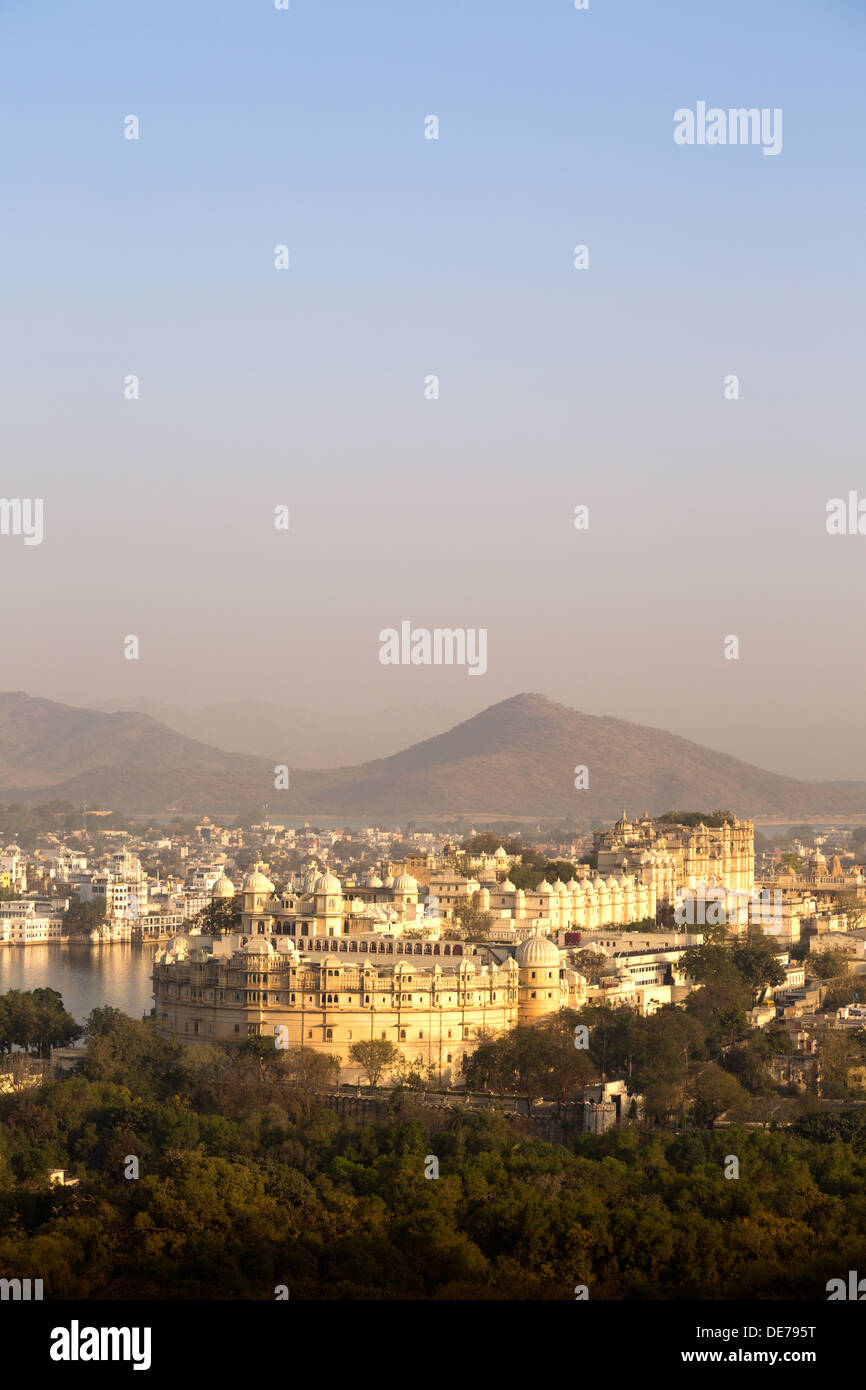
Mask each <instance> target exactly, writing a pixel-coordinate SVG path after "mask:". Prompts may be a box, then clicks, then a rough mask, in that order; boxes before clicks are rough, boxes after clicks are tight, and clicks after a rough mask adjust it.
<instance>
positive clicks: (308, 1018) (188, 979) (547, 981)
mask: <svg viewBox="0 0 866 1390" xmlns="http://www.w3.org/2000/svg"><path fill="white" fill-rule="evenodd" d="M401 878H403V879H405V880H409V876H408V875H403V876H401ZM229 887H231V885H230V884H229ZM305 888H306V890H307V891H305V892H302V893H297V892H295V891H287V892H286V893H283V894H281V895H280V896H279V897H274V896H273V884H272V883H271V882H270V880H269V879H267V878H266V877H265V875H264V874H263V873H262V872H261V871H260V870H259V869H255V870H254V871H253V872H252V873H251V874H250V875H249V876H248V877H247V879H246V880H245V882H244V885H243V889H242V894H243V912H242V919H241V920H242V932H241V933H240V934H238V935H236V936H229V937H225V938H211V937H208V938H205V937H201V936H189V937H185V936H177V937H175V938H174V939H173V940H172V941H171V942H169V943H168V945H167V946H166V947H164V948H162V949H160V950H157V952H156V953H155V956H154V969H153V985H154V1000H155V1013H156V1021H157V1026H158V1028H159V1029H160V1030H161V1031H162V1032H163V1033H164V1034H166V1035H169V1036H173V1037H177V1038H179V1039H182V1040H184V1041H188V1042H225V1041H230V1040H238V1039H240V1038H244V1037H256V1036H270V1037H274V1036H275V1035H281V1036H282V1038H283V1039H284V1045H289V1046H300V1047H309V1048H312V1049H313V1050H315V1051H321V1052H327V1053H331V1054H333V1055H336V1056H338V1057H339V1058H340V1061H341V1064H343V1065H344V1066H346V1065H347V1064H348V1065H350V1066H351V1064H350V1063H349V1050H350V1048H351V1046H352V1044H353V1043H354V1042H357V1041H361V1040H362V1039H365V1038H385V1039H388V1040H390V1041H391V1042H393V1043H395V1044H396V1046H397V1047H398V1048H399V1049H400V1051H401V1052H402V1053H403V1055H404V1057H405V1058H406V1059H407V1060H408V1061H410V1062H420V1063H422V1064H423V1065H431V1066H433V1067H434V1068H435V1071H436V1073H437V1075H438V1077H439V1078H440V1079H441V1081H442V1082H443V1083H445V1084H448V1083H449V1082H451V1081H453V1080H455V1079H456V1078H457V1076H458V1075H459V1069H460V1062H461V1060H462V1058H463V1055H464V1054H465V1053H466V1052H467V1051H470V1050H471V1049H472V1047H474V1046H475V1045H477V1043H478V1041H479V1040H480V1039H481V1038H482V1037H483V1036H484V1035H485V1034H488V1033H493V1034H495V1033H502V1032H505V1031H507V1030H508V1029H510V1028H513V1027H515V1026H517V1024H518V1023H520V1024H524V1023H526V1024H528V1023H532V1022H535V1021H537V1020H538V1019H540V1018H542V1017H544V1016H545V1015H546V1014H549V1013H553V1012H556V1011H557V1010H558V1009H560V1008H563V1007H566V1006H568V1005H571V1006H573V1007H577V1006H579V1005H580V1004H581V1003H583V1002H584V1000H585V998H586V981H585V979H584V977H583V976H582V975H580V974H579V972H577V971H576V970H572V969H569V968H568V966H567V965H566V964H565V963H563V960H562V957H561V953H560V951H559V949H558V947H557V946H556V945H555V944H554V943H553V942H552V941H550V940H549V939H548V938H547V937H545V936H543V935H541V934H540V932H539V931H538V930H534V931H532V932H531V933H530V934H529V935H528V936H527V937H526V938H525V939H524V940H523V941H521V942H520V944H519V945H518V946H517V947H516V949H515V950H514V953H513V954H509V955H508V956H507V958H506V959H504V960H502V961H501V962H499V963H484V962H483V961H482V959H481V957H480V956H479V955H478V954H477V953H476V951H475V949H474V948H473V947H470V946H468V944H467V943H463V942H451V941H448V940H441V939H440V937H439V930H438V922H433V923H429V924H428V926H427V935H426V936H425V935H424V934H423V933H424V924H425V919H424V918H423V916H422V915H419V913H418V903H417V884H415V883H414V880H411V881H405V882H403V883H402V884H401V880H400V879H398V880H396V882H395V884H394V893H395V895H396V897H397V898H398V899H399V900H401V909H402V911H401V917H400V920H399V921H398V922H392V921H382V920H381V919H377V918H376V917H375V916H374V915H372V914H374V913H375V906H370V905H368V904H363V903H359V904H357V905H356V904H354V903H352V904H349V906H348V908H347V907H346V904H345V903H344V899H343V893H342V885H341V884H340V881H339V879H337V878H335V877H334V875H332V874H322V875H317V876H315V878H312V877H311V879H310V880H309V881H308V883H307V884H306V885H305ZM216 891H217V886H215V889H214V892H215V893H216ZM220 896H229V894H228V892H227V890H226V888H225V887H223V888H222V889H221V892H220ZM350 955H351V956H353V957H354V959H349V956H350ZM317 957H318V958H317ZM280 1030H283V1031H282V1033H281V1031H280ZM356 1070H357V1068H356Z"/></svg>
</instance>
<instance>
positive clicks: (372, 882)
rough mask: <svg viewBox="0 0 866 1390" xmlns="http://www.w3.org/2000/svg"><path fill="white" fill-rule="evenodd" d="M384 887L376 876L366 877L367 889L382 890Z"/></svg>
mask: <svg viewBox="0 0 866 1390" xmlns="http://www.w3.org/2000/svg"><path fill="white" fill-rule="evenodd" d="M384 886H385V885H384V884H383V882H382V880H381V879H380V877H379V875H378V874H369V875H368V876H367V887H368V888H384Z"/></svg>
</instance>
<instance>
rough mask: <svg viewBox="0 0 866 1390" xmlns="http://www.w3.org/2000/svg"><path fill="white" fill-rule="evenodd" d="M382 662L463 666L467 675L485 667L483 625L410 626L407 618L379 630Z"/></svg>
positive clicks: (480, 671) (393, 664)
mask: <svg viewBox="0 0 866 1390" xmlns="http://www.w3.org/2000/svg"><path fill="white" fill-rule="evenodd" d="M379 641H380V642H381V644H382V645H381V646H380V648H379V660H380V661H381V663H382V665H383V666H466V667H468V669H469V675H470V676H483V675H484V673H485V671H486V670H487V628H486V627H478V628H475V627H434V628H433V629H432V630H431V629H430V628H427V627H416V628H413V626H412V624H411V623H409V622H402V623H401V624H400V631H399V632H398V631H397V629H396V628H394V627H384V628H383V629H382V631H381V632H380V633H379Z"/></svg>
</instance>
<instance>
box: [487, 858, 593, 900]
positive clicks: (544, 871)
mask: <svg viewBox="0 0 866 1390" xmlns="http://www.w3.org/2000/svg"><path fill="white" fill-rule="evenodd" d="M574 875H575V866H574V864H572V863H571V862H570V860H567V859H546V858H545V857H544V855H543V854H538V853H536V851H535V850H524V851H523V858H522V862H521V863H520V864H512V866H511V868H510V869H509V870H508V874H507V877H508V878H510V879H511V882H512V883H513V884H514V886H515V888H522V889H523V891H524V893H534V892H535V890H536V888H537V887H538V885H539V884H540V883H541V882H542V881H543V880H544V879H547V882H548V883H550V884H554V883H555V882H556V880H557V879H558V878H559V879H562V882H563V883H568V882H569V880H570V879H573V878H574ZM502 877H503V878H505V877H506V875H505V873H503V874H502Z"/></svg>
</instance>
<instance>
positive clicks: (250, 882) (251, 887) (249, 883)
mask: <svg viewBox="0 0 866 1390" xmlns="http://www.w3.org/2000/svg"><path fill="white" fill-rule="evenodd" d="M273 891H274V885H273V884H272V883H271V880H270V879H269V878H265V876H264V874H263V873H262V872H261V870H260V869H253V871H252V873H251V874H248V875H247V877H246V879H245V880H244V892H245V893H273Z"/></svg>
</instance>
